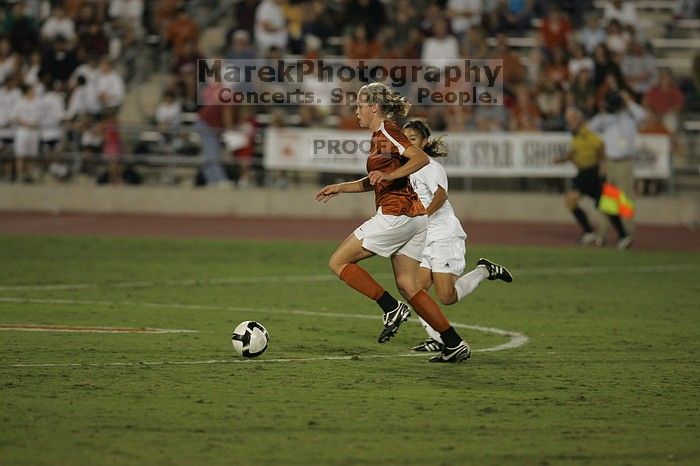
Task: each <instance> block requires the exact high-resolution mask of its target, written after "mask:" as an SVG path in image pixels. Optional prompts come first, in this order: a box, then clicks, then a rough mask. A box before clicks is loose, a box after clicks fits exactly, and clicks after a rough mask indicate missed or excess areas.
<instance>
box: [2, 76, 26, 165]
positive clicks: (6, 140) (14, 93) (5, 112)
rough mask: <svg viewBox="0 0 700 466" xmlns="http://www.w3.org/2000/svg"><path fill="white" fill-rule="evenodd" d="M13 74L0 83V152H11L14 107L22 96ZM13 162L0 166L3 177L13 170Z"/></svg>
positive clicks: (13, 132)
mask: <svg viewBox="0 0 700 466" xmlns="http://www.w3.org/2000/svg"><path fill="white" fill-rule="evenodd" d="M17 82H18V80H17V78H16V77H15V75H10V76H8V77H7V78H6V79H5V80H4V82H2V83H0V108H1V109H2V111H1V112H0V154H8V155H9V154H11V153H12V150H13V147H14V142H15V118H14V117H15V107H16V105H17V102H19V100H20V99H21V98H22V92H21V91H20V89H19V88H18V87H17ZM12 165H13V164H11V163H8V164H7V165H5V166H2V167H1V169H2V173H1V174H2V175H3V177H6V176H9V175H10V174H11V173H12V171H13V167H12Z"/></svg>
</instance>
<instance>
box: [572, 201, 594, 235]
mask: <svg viewBox="0 0 700 466" xmlns="http://www.w3.org/2000/svg"><path fill="white" fill-rule="evenodd" d="M571 213H573V214H574V217H576V220H577V221H578V223H579V224H580V225H581V227H582V228H583V231H584V232H585V233H593V228H591V224H590V223H589V222H588V217H587V216H586V213H585V212H584V211H583V210H581V208H580V207H576V208H575V209H574V210H572V211H571Z"/></svg>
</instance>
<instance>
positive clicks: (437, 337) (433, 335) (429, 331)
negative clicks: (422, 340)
mask: <svg viewBox="0 0 700 466" xmlns="http://www.w3.org/2000/svg"><path fill="white" fill-rule="evenodd" d="M418 320H419V321H420V324H421V325H422V326H423V328H424V329H425V332H426V333H427V334H428V336H429V337H430V338H432V339H433V340H435V341H439V342H440V343H442V338H440V332H437V331H435V329H433V327H431V326H430V325H428V323H427V322H426V321H424V320H423V318H422V317H418Z"/></svg>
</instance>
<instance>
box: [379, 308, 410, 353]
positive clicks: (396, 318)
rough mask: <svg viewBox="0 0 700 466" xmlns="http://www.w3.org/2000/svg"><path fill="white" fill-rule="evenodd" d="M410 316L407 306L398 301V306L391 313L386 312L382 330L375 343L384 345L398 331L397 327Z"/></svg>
mask: <svg viewBox="0 0 700 466" xmlns="http://www.w3.org/2000/svg"><path fill="white" fill-rule="evenodd" d="M410 315H411V308H410V307H408V304H406V303H404V302H401V301H399V305H398V306H396V309H394V310H393V311H389V312H386V313H385V314H384V317H383V318H382V319H383V320H384V328H383V329H382V333H380V334H379V338H378V339H377V341H378V342H379V343H386V342H387V341H389V339H390V338H391V337H393V336H394V335H396V332H398V331H399V326H400V325H401V324H402V323H404V322H406V321H407V320H408V316H410Z"/></svg>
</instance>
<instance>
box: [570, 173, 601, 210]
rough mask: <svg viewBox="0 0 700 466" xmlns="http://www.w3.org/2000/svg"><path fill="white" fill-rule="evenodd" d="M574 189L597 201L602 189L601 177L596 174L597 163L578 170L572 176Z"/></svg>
mask: <svg viewBox="0 0 700 466" xmlns="http://www.w3.org/2000/svg"><path fill="white" fill-rule="evenodd" d="M573 184H574V189H576V190H577V191H578V192H580V193H581V194H585V195H586V196H588V197H592V198H593V199H595V200H596V202H597V201H598V199H599V198H600V191H601V190H602V189H603V179H602V178H601V177H600V175H599V174H598V165H595V166H593V167H590V168H584V169H583V170H579V172H578V174H577V175H576V177H575V178H574V183H573Z"/></svg>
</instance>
